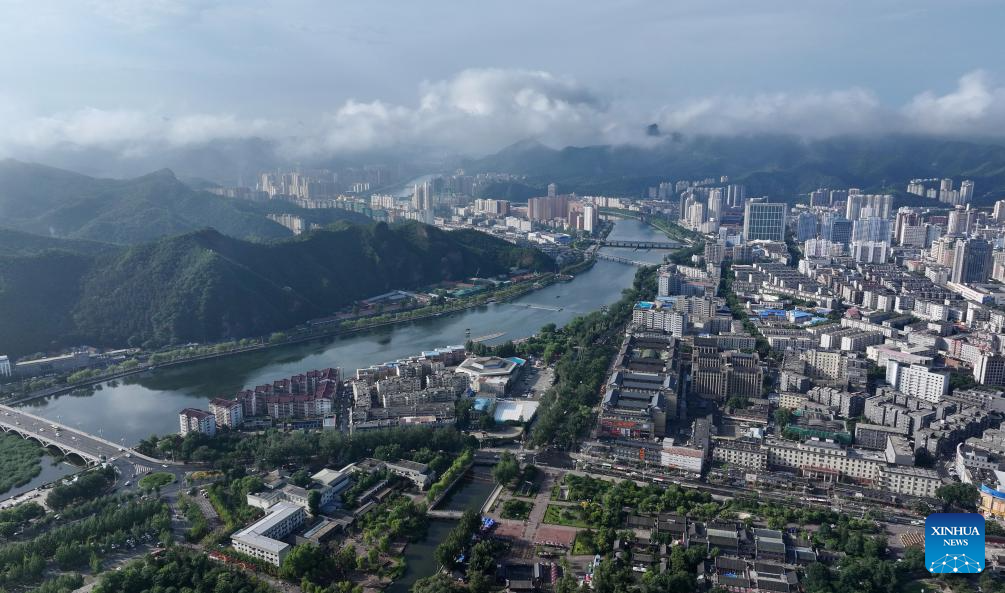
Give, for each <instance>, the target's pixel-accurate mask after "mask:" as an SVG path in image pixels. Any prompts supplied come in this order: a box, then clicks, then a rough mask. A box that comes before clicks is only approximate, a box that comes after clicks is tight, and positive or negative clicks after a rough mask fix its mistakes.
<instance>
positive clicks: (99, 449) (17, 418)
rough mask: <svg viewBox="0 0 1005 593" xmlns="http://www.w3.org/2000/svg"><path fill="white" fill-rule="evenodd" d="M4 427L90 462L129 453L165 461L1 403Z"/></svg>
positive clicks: (1, 427)
mask: <svg viewBox="0 0 1005 593" xmlns="http://www.w3.org/2000/svg"><path fill="white" fill-rule="evenodd" d="M0 430H2V431H3V432H6V433H13V434H17V435H19V436H21V437H22V438H25V439H31V440H34V441H37V442H39V443H40V444H41V445H42V446H43V447H52V448H54V449H58V450H59V451H60V452H61V453H62V454H63V455H76V456H77V457H80V458H81V459H83V460H84V461H85V462H86V463H87V464H89V465H96V464H98V463H101V462H103V461H107V460H110V459H112V458H113V457H119V456H124V455H127V454H128V455H129V456H130V457H133V458H137V459H138V460H143V461H147V462H149V463H152V464H157V465H160V464H164V463H165V462H164V461H162V460H160V459H154V458H152V457H147V456H146V455H141V454H140V453H137V452H136V451H134V450H132V449H128V448H126V447H123V446H122V445H119V444H117V443H114V442H112V441H110V440H108V439H105V438H102V437H100V436H95V435H93V434H90V433H87V432H84V431H82V430H79V429H76V428H72V427H69V426H66V425H64V424H60V423H59V422H54V421H52V420H49V419H47V418H42V417H41V416H36V415H34V414H29V413H27V412H24V411H22V410H21V409H19V408H12V407H10V406H3V405H0Z"/></svg>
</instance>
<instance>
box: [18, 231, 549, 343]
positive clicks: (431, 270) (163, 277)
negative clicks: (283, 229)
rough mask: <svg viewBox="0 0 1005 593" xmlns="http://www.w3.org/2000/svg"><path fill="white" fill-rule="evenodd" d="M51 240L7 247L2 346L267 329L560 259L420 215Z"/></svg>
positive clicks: (172, 339) (214, 336)
mask: <svg viewBox="0 0 1005 593" xmlns="http://www.w3.org/2000/svg"><path fill="white" fill-rule="evenodd" d="M0 236H2V235H0ZM52 247H54V246H48V247H47V248H46V249H44V250H40V251H33V252H25V253H21V254H9V253H4V254H3V255H0V310H2V311H4V315H2V316H0V352H4V353H10V354H23V353H28V352H34V351H39V350H49V349H52V348H54V347H57V346H65V345H68V344H73V343H87V344H93V345H98V346H124V345H127V344H133V345H136V344H146V345H162V344H173V343H184V342H189V341H210V340H218V339H224V338H232V337H243V336H250V335H261V334H265V333H268V332H271V331H274V330H278V329H282V328H286V327H290V326H293V325H296V324H299V323H303V322H304V321H306V320H308V319H311V318H314V317H319V316H324V315H328V314H331V313H332V312H333V311H335V310H337V309H339V308H341V307H343V306H345V305H347V304H349V303H352V302H353V301H355V300H359V299H362V298H366V297H368V296H373V295H375V294H379V293H381V292H385V291H388V290H392V289H397V288H400V289H409V288H419V287H421V286H426V285H429V284H433V283H436V282H439V281H442V280H459V279H463V278H467V277H471V276H476V275H478V276H492V275H496V274H500V273H503V272H506V271H507V270H508V269H509V268H511V267H525V268H532V269H537V270H543V269H551V268H552V267H553V265H554V264H553V262H552V261H551V260H550V259H549V258H548V257H547V256H545V255H544V254H542V253H541V252H539V251H537V250H535V249H527V248H520V247H517V246H515V245H512V244H510V243H507V242H505V241H502V240H500V239H496V238H494V237H491V236H489V235H486V234H484V233H479V232H477V231H466V230H461V231H455V232H445V231H442V230H439V229H436V228H435V227H430V226H426V225H422V224H418V223H407V224H402V225H397V226H388V225H386V224H383V223H380V224H376V225H373V226H359V225H349V224H347V223H344V222H343V223H339V224H337V225H335V226H333V227H330V228H328V229H325V230H319V231H314V232H311V233H306V234H304V235H301V236H299V237H296V238H292V239H287V240H284V241H277V242H269V243H260V242H249V241H242V240H239V239H234V238H231V237H228V236H225V235H223V234H221V233H219V232H217V231H214V230H200V231H196V232H191V233H187V234H184V235H180V236H176V237H171V238H166V239H161V240H159V241H156V242H152V243H147V244H142V245H136V246H132V247H112V248H109V249H108V250H107V251H104V252H97V253H95V252H92V251H88V250H86V249H85V250H77V249H74V247H73V244H71V243H67V244H66V245H64V246H60V247H59V248H52Z"/></svg>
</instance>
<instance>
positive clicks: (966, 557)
mask: <svg viewBox="0 0 1005 593" xmlns="http://www.w3.org/2000/svg"><path fill="white" fill-rule="evenodd" d="M925 566H926V567H927V568H928V571H929V572H934V573H944V572H948V573H954V572H956V573H960V572H962V573H974V572H981V571H982V570H984V517H982V516H980V515H978V514H976V513H936V514H934V515H929V516H928V518H927V519H925Z"/></svg>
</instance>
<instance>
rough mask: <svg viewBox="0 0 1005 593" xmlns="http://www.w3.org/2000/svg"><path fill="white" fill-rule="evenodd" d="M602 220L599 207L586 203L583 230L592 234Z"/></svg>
mask: <svg viewBox="0 0 1005 593" xmlns="http://www.w3.org/2000/svg"><path fill="white" fill-rule="evenodd" d="M599 221H600V216H599V214H598V210H597V207H596V206H594V205H593V204H586V205H585V206H583V230H584V231H586V232H588V233H590V234H591V235H592V234H593V233H595V232H596V231H597V225H598V223H599Z"/></svg>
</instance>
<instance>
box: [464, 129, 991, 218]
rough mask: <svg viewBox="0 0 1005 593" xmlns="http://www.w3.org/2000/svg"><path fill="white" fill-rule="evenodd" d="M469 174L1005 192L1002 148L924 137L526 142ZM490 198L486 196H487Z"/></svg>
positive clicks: (580, 183)
mask: <svg viewBox="0 0 1005 593" xmlns="http://www.w3.org/2000/svg"><path fill="white" fill-rule="evenodd" d="M463 166H464V168H465V169H466V170H468V171H471V172H489V171H496V172H506V173H514V174H520V175H526V176H528V178H529V182H532V183H534V184H536V185H537V187H538V188H540V189H541V190H543V188H544V185H545V184H547V183H549V182H552V181H554V182H556V183H558V185H559V190H560V191H563V192H567V191H576V192H578V193H581V194H594V193H615V194H622V195H625V194H628V195H642V194H643V192H645V190H646V188H648V187H650V186H652V185H656V184H657V183H659V182H660V181H666V180H681V179H702V178H705V177H718V176H720V175H728V176H729V177H730V180H731V181H732V182H736V183H744V184H746V185H747V189H748V192H747V193H748V195H769V196H771V197H773V198H775V199H780V200H786V201H790V202H792V201H795V200H796V199H797V198H798V197H799V196H800V195H801V194H805V193H806V192H809V191H811V190H813V189H816V188H817V187H820V186H828V185H829V186H831V187H860V188H863V189H865V190H878V189H881V188H885V189H887V190H888V191H890V190H894V191H896V190H903V189H904V186H905V185H906V184H907V181H908V180H909V179H912V178H914V177H954V178H956V180H957V181H959V180H960V179H961V178H968V179H972V180H974V183H975V187H976V195H975V198H976V199H975V202H976V203H978V204H989V203H992V202H993V201H994V200H995V199H998V198H1000V197H1001V194H1002V192H1005V146H1002V145H999V144H994V143H978V142H965V141H960V140H951V139H946V138H933V137H922V136H882V137H880V136H877V137H838V138H828V139H823V140H805V139H801V138H797V137H792V136H773V135H752V136H731V137H725V136H692V137H686V136H682V135H679V134H675V135H672V136H669V137H664V138H662V139H661V140H659V141H657V142H655V143H654V144H652V145H648V146H629V145H624V146H587V147H567V148H563V149H552V148H548V147H546V146H544V145H541V144H539V143H535V142H521V143H518V144H515V145H513V146H511V147H509V148H506V149H504V150H502V151H500V152H499V153H497V154H495V155H492V156H489V157H485V158H482V159H478V160H474V161H469V162H467V163H464V165H463ZM486 197H488V196H486Z"/></svg>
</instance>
